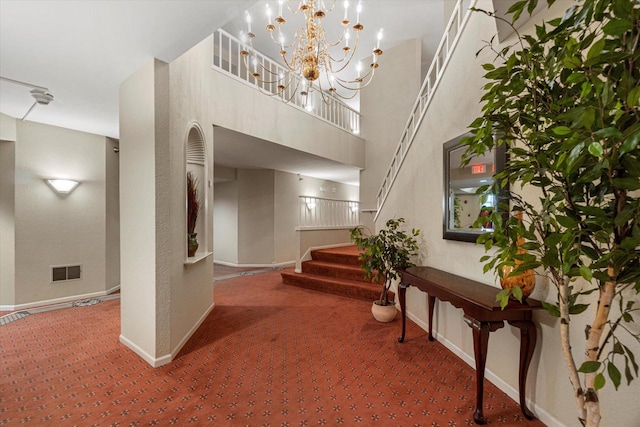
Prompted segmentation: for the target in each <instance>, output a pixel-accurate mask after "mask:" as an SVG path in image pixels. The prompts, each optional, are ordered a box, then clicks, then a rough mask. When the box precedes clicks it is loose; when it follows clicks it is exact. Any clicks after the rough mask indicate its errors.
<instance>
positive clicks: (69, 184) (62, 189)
mask: <svg viewBox="0 0 640 427" xmlns="http://www.w3.org/2000/svg"><path fill="white" fill-rule="evenodd" d="M45 181H47V184H49V185H50V186H51V187H52V188H53V189H54V190H56V191H57V192H58V193H60V194H69V193H71V192H72V191H73V190H74V189H75V188H76V187H77V186H78V184H80V183H79V182H78V181H74V180H71V179H46V180H45Z"/></svg>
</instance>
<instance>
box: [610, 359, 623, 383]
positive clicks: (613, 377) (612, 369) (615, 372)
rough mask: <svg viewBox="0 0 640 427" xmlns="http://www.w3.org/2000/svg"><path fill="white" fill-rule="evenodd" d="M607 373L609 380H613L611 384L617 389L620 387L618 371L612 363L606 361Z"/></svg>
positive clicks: (620, 376) (620, 377)
mask: <svg viewBox="0 0 640 427" xmlns="http://www.w3.org/2000/svg"><path fill="white" fill-rule="evenodd" d="M607 373H608V374H609V378H611V381H612V382H613V385H614V386H615V388H616V390H617V389H618V387H620V380H621V379H622V375H621V374H620V371H619V370H618V368H616V366H615V365H614V364H613V363H611V362H609V363H607Z"/></svg>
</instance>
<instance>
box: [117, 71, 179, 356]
mask: <svg viewBox="0 0 640 427" xmlns="http://www.w3.org/2000/svg"><path fill="white" fill-rule="evenodd" d="M156 67H159V68H165V67H166V66H165V67H163V66H162V64H160V63H158V62H157V61H149V62H148V63H147V64H145V65H144V67H142V68H141V69H140V70H139V71H137V72H136V73H135V74H134V75H133V76H131V77H129V79H127V80H126V81H125V82H124V83H123V84H122V85H121V86H120V109H119V112H120V154H119V156H120V182H121V187H120V243H121V253H120V266H121V293H122V295H121V302H120V318H121V335H120V339H121V341H123V342H124V343H125V344H126V345H128V346H129V347H130V348H132V349H133V350H134V351H136V352H137V353H138V354H140V355H141V356H143V357H144V358H145V359H146V360H147V361H150V362H151V361H153V360H155V359H157V358H160V357H162V356H165V355H166V354H168V353H169V346H168V338H169V333H170V327H169V310H168V307H161V308H160V309H158V307H157V306H156V302H157V301H158V299H159V295H160V294H161V293H162V289H160V290H159V289H158V288H159V287H161V286H162V283H160V284H157V283H156V280H157V277H156V275H157V273H156V270H157V266H156V264H157V263H159V262H160V260H159V259H158V256H157V254H156V248H157V242H156V240H157V238H156V234H157V232H156V230H157V228H158V225H157V224H156V223H157V221H158V220H157V219H156V203H157V200H156V199H157V192H158V191H157V189H156V175H157V173H158V172H157V171H156V151H157V149H156V145H157V144H156V113H155V110H156V99H155V98H156V87H155V84H156V79H155V73H156ZM163 172H165V173H166V172H168V171H163ZM160 279H161V280H162V278H160ZM169 302H170V299H169V298H167V304H169ZM163 308H164V309H163Z"/></svg>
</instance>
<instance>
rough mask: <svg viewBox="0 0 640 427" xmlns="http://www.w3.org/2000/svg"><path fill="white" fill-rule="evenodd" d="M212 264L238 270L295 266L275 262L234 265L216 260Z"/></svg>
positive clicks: (292, 263)
mask: <svg viewBox="0 0 640 427" xmlns="http://www.w3.org/2000/svg"><path fill="white" fill-rule="evenodd" d="M213 263H214V264H220V265H225V266H227V267H239V268H287V267H293V266H294V265H295V264H296V262H295V261H285V262H276V263H273V264H236V263H233V262H227V261H220V260H217V259H214V260H213ZM214 268H215V267H214Z"/></svg>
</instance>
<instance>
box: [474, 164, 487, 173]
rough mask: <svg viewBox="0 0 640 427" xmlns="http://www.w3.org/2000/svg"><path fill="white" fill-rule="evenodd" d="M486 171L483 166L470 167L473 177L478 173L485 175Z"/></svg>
mask: <svg viewBox="0 0 640 427" xmlns="http://www.w3.org/2000/svg"><path fill="white" fill-rule="evenodd" d="M486 171H487V168H486V166H485V165H484V164H481V165H471V173H472V174H473V175H477V174H480V173H485V172H486Z"/></svg>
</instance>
